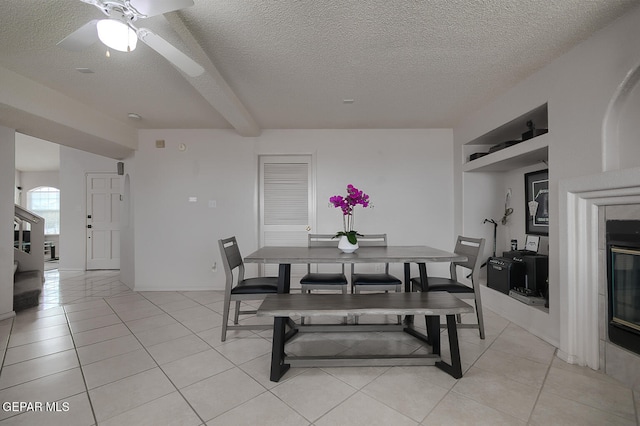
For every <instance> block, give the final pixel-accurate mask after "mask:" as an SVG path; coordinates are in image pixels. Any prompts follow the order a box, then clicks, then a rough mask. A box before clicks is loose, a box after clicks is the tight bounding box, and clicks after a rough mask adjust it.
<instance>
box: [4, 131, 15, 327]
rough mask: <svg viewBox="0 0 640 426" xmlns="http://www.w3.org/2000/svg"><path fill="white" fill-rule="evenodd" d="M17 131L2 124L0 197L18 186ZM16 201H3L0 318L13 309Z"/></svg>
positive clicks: (10, 197) (5, 197)
mask: <svg viewBox="0 0 640 426" xmlns="http://www.w3.org/2000/svg"><path fill="white" fill-rule="evenodd" d="M15 152H16V151H15V130H13V129H9V128H6V127H2V126H0V199H1V200H11V199H13V197H14V189H15V156H16V154H15ZM13 213H14V208H13V203H9V202H3V203H0V320H2V319H5V318H9V317H11V316H13V315H14V312H13Z"/></svg>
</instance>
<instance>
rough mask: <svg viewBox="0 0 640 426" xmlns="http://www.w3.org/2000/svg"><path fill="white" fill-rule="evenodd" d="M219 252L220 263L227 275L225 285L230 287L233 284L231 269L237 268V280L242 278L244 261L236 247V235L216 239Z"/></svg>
mask: <svg viewBox="0 0 640 426" xmlns="http://www.w3.org/2000/svg"><path fill="white" fill-rule="evenodd" d="M218 246H219V247H220V254H221V255H222V265H223V266H224V272H225V274H226V276H227V282H226V285H227V287H228V288H229V289H230V288H231V286H232V285H233V270H234V269H235V268H238V282H240V281H242V280H243V279H244V263H243V262H242V255H241V254H240V249H239V248H238V242H237V241H236V237H229V238H223V239H221V240H218Z"/></svg>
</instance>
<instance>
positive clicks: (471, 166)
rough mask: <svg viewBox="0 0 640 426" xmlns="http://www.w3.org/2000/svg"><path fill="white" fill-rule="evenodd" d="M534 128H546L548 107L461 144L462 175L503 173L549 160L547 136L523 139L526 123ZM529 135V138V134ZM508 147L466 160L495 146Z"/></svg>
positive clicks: (526, 129) (536, 109) (541, 135)
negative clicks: (463, 173)
mask: <svg viewBox="0 0 640 426" xmlns="http://www.w3.org/2000/svg"><path fill="white" fill-rule="evenodd" d="M529 121H531V122H532V123H533V125H534V126H535V129H536V130H538V131H540V130H542V129H544V130H545V131H546V130H547V129H548V128H549V118H548V108H547V104H546V103H545V104H543V105H540V106H538V107H536V108H534V109H532V110H531V111H528V112H526V113H524V114H522V115H520V116H519V117H516V118H514V119H513V120H511V121H509V122H508V123H505V124H503V125H501V126H499V127H497V128H495V129H493V130H491V131H489V132H487V133H485V134H484V135H482V136H479V137H477V138H475V139H473V140H471V141H469V142H467V143H466V144H464V145H463V150H462V151H463V152H462V154H463V156H464V159H463V163H464V164H463V166H462V171H464V172H505V171H509V170H515V169H519V168H521V167H525V166H531V165H534V164H537V163H541V162H546V161H547V159H548V157H549V134H548V133H543V134H540V135H538V136H535V137H533V138H530V139H525V140H523V136H524V133H525V132H527V131H528V129H529V128H528V127H527V122H529ZM529 136H530V135H529ZM500 144H508V145H510V146H507V148H503V149H500V150H498V151H495V152H492V153H489V154H486V155H484V156H482V157H479V158H476V159H474V160H469V158H470V156H471V155H472V154H476V153H487V152H489V149H490V148H491V147H493V146H495V145H500Z"/></svg>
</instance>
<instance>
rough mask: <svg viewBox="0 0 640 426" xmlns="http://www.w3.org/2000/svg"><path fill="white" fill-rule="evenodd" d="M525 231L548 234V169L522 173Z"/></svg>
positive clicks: (532, 233)
mask: <svg viewBox="0 0 640 426" xmlns="http://www.w3.org/2000/svg"><path fill="white" fill-rule="evenodd" d="M524 195H525V203H524V211H525V224H526V226H525V231H526V233H527V234H531V235H549V169H544V170H538V171H536V172H531V173H526V174H525V175H524Z"/></svg>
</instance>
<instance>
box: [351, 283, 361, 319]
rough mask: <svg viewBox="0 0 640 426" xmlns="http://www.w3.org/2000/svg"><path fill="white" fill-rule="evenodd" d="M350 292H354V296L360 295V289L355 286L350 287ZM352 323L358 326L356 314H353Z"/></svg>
mask: <svg viewBox="0 0 640 426" xmlns="http://www.w3.org/2000/svg"><path fill="white" fill-rule="evenodd" d="M351 292H352V293H353V292H355V294H360V289H359V288H358V287H357V286H351ZM353 323H354V324H358V314H353Z"/></svg>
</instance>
